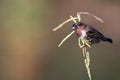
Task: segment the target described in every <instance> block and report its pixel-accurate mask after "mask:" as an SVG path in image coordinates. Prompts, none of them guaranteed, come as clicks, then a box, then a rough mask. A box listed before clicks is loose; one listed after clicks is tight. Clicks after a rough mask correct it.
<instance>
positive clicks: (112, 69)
mask: <svg viewBox="0 0 120 80" xmlns="http://www.w3.org/2000/svg"><path fill="white" fill-rule="evenodd" d="M80 11H86V12H90V13H92V14H94V15H96V16H98V17H100V18H102V19H103V20H104V22H105V23H104V24H101V23H99V22H98V21H96V20H95V19H93V18H91V17H89V16H82V20H83V21H84V22H85V23H87V24H89V25H92V26H95V28H97V29H99V31H101V32H102V33H103V34H105V35H106V36H108V37H110V38H112V39H113V44H109V43H107V42H106V43H104V42H102V43H100V44H96V45H93V46H92V48H91V49H89V51H90V57H91V66H90V67H91V74H92V79H93V80H120V77H119V76H120V35H119V34H120V31H119V30H120V15H119V14H120V1H119V0H0V80H88V76H87V72H86V69H85V66H84V61H83V60H84V59H83V57H82V51H81V49H79V47H78V45H77V37H76V36H75V35H73V36H72V37H71V38H70V39H69V40H67V41H66V42H65V43H64V44H63V45H62V47H60V48H58V47H57V45H58V44H59V42H60V41H61V40H62V39H63V38H64V37H65V36H66V35H67V34H68V33H70V32H71V25H72V23H69V24H66V25H65V26H64V27H63V28H61V29H60V30H58V31H56V32H52V29H53V28H54V27H56V26H57V25H59V24H60V23H61V22H63V21H64V20H66V19H68V18H69V15H73V16H76V13H77V12H80Z"/></svg>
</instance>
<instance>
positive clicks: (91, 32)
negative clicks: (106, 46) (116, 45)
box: [72, 22, 113, 44]
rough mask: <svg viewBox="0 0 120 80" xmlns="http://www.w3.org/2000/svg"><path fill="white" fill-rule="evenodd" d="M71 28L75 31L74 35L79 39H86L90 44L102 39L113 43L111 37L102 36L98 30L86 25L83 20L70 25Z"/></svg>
mask: <svg viewBox="0 0 120 80" xmlns="http://www.w3.org/2000/svg"><path fill="white" fill-rule="evenodd" d="M72 30H74V31H75V33H76V35H77V36H78V37H80V38H81V39H86V40H88V41H89V43H90V44H96V43H99V42H102V41H107V42H109V43H113V41H112V39H111V38H108V37H106V36H104V35H103V34H102V33H101V32H100V31H98V30H97V29H95V28H94V27H93V26H91V25H87V24H85V23H83V22H77V23H74V24H73V25H72Z"/></svg>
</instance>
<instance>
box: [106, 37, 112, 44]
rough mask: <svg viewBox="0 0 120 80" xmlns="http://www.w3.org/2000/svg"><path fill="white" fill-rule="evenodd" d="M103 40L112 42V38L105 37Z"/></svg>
mask: <svg viewBox="0 0 120 80" xmlns="http://www.w3.org/2000/svg"><path fill="white" fill-rule="evenodd" d="M105 41H108V42H109V43H113V41H112V39H110V38H106V39H105Z"/></svg>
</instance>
